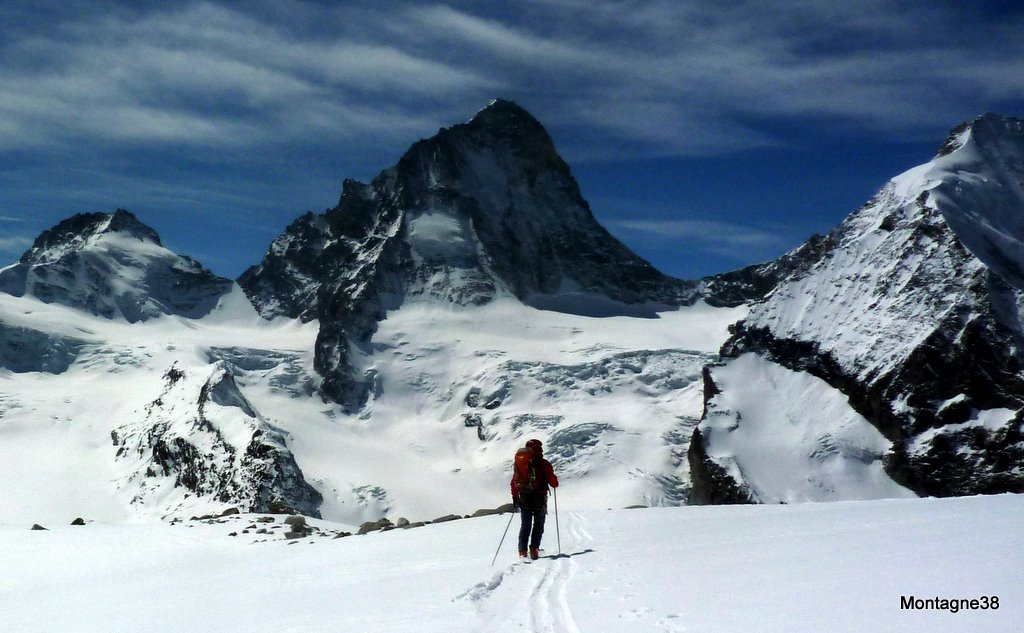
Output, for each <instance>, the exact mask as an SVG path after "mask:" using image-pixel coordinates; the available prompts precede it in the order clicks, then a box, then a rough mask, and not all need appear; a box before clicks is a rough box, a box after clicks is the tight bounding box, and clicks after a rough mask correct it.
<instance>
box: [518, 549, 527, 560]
mask: <svg viewBox="0 0 1024 633" xmlns="http://www.w3.org/2000/svg"><path fill="white" fill-rule="evenodd" d="M519 558H526V550H525V549H521V550H519Z"/></svg>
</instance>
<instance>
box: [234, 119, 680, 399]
mask: <svg viewBox="0 0 1024 633" xmlns="http://www.w3.org/2000/svg"><path fill="white" fill-rule="evenodd" d="M239 283H240V284H241V286H242V287H243V289H244V290H245V292H246V294H247V295H248V296H249V298H250V299H251V300H252V302H253V304H254V305H255V306H256V307H257V310H259V311H260V313H261V314H263V315H264V316H265V317H268V318H271V317H274V316H278V315H286V316H290V317H293V318H301V319H303V320H307V321H308V320H312V319H319V320H320V324H321V330H320V333H319V336H318V338H317V342H316V354H315V367H316V370H317V372H318V373H319V374H320V375H321V376H323V379H324V380H323V384H322V390H323V393H324V395H326V396H327V397H329V398H331V399H332V400H335V401H336V402H339V403H341V404H342V405H343V406H344V407H345V408H346V409H348V410H350V411H354V410H358V409H359V408H360V407H361V406H362V405H363V403H365V401H366V399H367V398H368V397H369V395H370V393H371V392H372V389H373V376H372V375H367V374H365V373H362V372H360V370H358V369H357V368H356V367H354V366H353V365H352V363H351V360H350V352H351V351H352V348H353V346H354V345H362V344H365V343H366V341H368V340H369V338H370V337H371V336H372V334H373V333H374V331H375V330H376V327H377V322H378V321H380V320H381V319H382V318H384V315H385V314H386V312H387V310H388V309H391V308H394V307H397V306H398V305H400V304H401V303H402V302H404V301H408V300H414V299H418V298H428V299H430V300H436V301H445V302H452V303H457V304H462V305H479V304H484V303H487V302H490V301H492V300H493V299H495V298H496V297H498V296H513V297H516V298H518V299H520V300H523V301H527V302H529V301H530V300H531V298H533V297H543V296H545V295H553V294H556V293H563V292H576V293H586V294H589V295H601V296H603V297H606V298H607V299H610V300H611V301H613V302H617V303H618V304H621V305H627V306H628V305H631V304H642V303H660V304H667V305H685V304H690V303H692V302H694V301H696V300H697V299H698V298H699V297H700V294H699V292H698V291H697V288H696V284H695V283H692V282H684V281H680V280H676V279H672V278H669V277H666V276H665V275H662V274H661V273H659V272H658V271H657V270H655V269H654V268H653V267H651V266H650V264H648V263H647V262H645V261H643V260H642V259H640V258H639V257H637V256H636V255H634V254H633V253H632V252H630V251H629V250H628V249H627V248H626V247H625V246H624V245H623V244H622V243H620V242H619V241H618V240H616V239H615V238H614V237H612V236H611V235H610V234H609V233H608V232H607V231H606V230H605V229H604V228H603V227H601V226H600V225H599V224H598V223H597V222H596V220H595V219H594V217H593V214H592V213H591V211H590V208H589V206H588V205H587V203H586V201H585V200H583V198H582V196H581V195H580V191H579V186H578V185H577V183H576V181H575V179H574V178H573V177H572V174H571V172H570V170H569V167H568V165H566V163H565V161H563V160H562V159H561V158H560V157H559V156H558V154H557V152H556V151H555V147H554V143H553V142H552V140H551V137H550V136H549V135H548V134H547V132H546V131H545V130H544V128H543V126H541V124H540V123H538V122H537V120H536V119H534V118H533V117H532V116H530V115H529V114H528V113H527V112H526V111H525V110H523V109H522V108H520V107H519V106H517V105H516V104H514V103H511V102H508V101H501V100H499V101H495V102H493V103H492V104H491V105H490V106H488V107H487V108H485V109H484V110H482V111H481V112H480V113H478V114H477V115H476V116H475V117H474V118H473V119H472V120H471V121H470V122H468V123H465V124H462V125H456V126H454V127H451V128H447V129H442V130H441V131H439V132H438V134H437V135H436V136H434V137H433V138H430V139H427V140H422V141H419V142H418V143H416V144H414V145H413V146H412V147H411V148H410V149H409V151H408V152H406V154H405V155H404V156H402V158H401V159H400V160H399V161H398V164H397V165H395V166H394V167H392V168H390V169H387V170H385V171H383V172H381V174H380V175H379V176H377V177H376V178H375V179H374V180H373V181H372V182H371V183H370V184H368V185H367V184H361V183H358V182H355V181H351V180H348V181H346V182H345V183H344V186H343V190H342V194H341V199H340V201H339V203H338V205H337V206H336V207H334V208H333V209H328V210H327V211H326V212H325V213H323V214H322V215H314V214H307V215H306V216H303V217H302V218H300V219H299V220H297V221H296V222H294V223H293V224H292V225H291V226H289V227H288V229H287V230H286V231H285V233H284V234H283V235H281V236H280V237H278V238H277V239H276V240H274V243H273V244H272V245H271V248H270V251H269V252H268V253H267V255H266V257H264V259H263V261H262V262H261V263H260V264H259V265H258V266H255V267H253V268H251V269H249V270H248V271H246V272H245V273H244V274H243V275H242V277H241V278H240V279H239Z"/></svg>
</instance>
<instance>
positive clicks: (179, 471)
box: [112, 365, 323, 517]
mask: <svg viewBox="0 0 1024 633" xmlns="http://www.w3.org/2000/svg"><path fill="white" fill-rule="evenodd" d="M164 379H165V388H164V391H163V393H161V395H160V396H159V397H157V398H156V399H155V400H154V401H153V402H152V403H151V404H150V405H149V406H148V407H147V409H146V418H145V420H142V421H140V422H134V423H129V424H126V425H124V426H122V427H120V428H119V429H118V430H116V431H115V432H114V434H113V436H112V439H113V441H114V445H115V446H117V447H118V451H117V458H118V459H120V460H134V461H135V462H136V467H135V470H134V473H133V474H132V475H130V476H129V478H128V483H129V484H130V485H132V486H135V487H136V488H137V490H138V493H137V494H136V496H135V498H134V499H133V503H136V504H146V503H151V502H152V500H151V498H150V497H151V494H152V492H153V491H154V490H156V489H157V488H159V487H160V486H161V482H162V481H166V480H168V479H170V480H171V481H172V483H173V485H174V486H175V487H178V488H184V489H185V490H188V491H190V492H191V493H194V494H195V495H197V496H200V497H212V498H213V499H215V500H216V501H218V502H221V503H229V504H233V505H237V506H240V507H243V508H245V510H246V511H247V512H272V511H273V510H274V509H275V508H277V507H280V506H286V507H288V508H289V509H293V510H295V511H298V512H301V513H302V514H304V515H307V516H314V517H319V516H320V514H319V507H320V503H321V502H322V501H323V498H322V496H321V495H320V493H319V492H317V491H316V490H315V489H314V488H313V487H312V486H310V485H309V484H308V483H307V482H306V480H305V479H304V478H303V475H302V470H301V469H300V468H299V466H298V464H296V463H295V458H294V456H293V455H292V454H291V452H290V451H289V450H288V448H287V445H286V443H285V437H284V435H283V433H281V431H279V430H277V429H275V428H273V427H271V426H269V425H268V424H266V423H264V422H262V420H260V418H259V414H258V413H257V412H256V411H255V410H254V409H253V408H252V405H251V404H250V403H249V402H248V401H247V400H246V399H245V397H244V396H243V395H242V393H241V392H240V391H239V390H238V387H237V386H236V385H235V382H234V379H233V377H232V376H231V374H230V373H229V372H228V371H226V369H225V368H224V365H217V366H215V367H214V369H213V370H212V372H211V370H210V369H209V368H203V369H201V370H195V371H189V372H184V371H181V370H179V369H177V368H176V367H172V368H171V369H169V370H168V371H167V373H166V374H165V376H164ZM188 402H194V403H195V407H194V408H188V407H187V406H186V407H182V404H183V403H188ZM225 428H230V429H231V431H230V433H226V432H225V431H224V430H223V429H225ZM239 429H243V430H245V431H246V433H245V434H241V433H239ZM245 437H247V438H248V439H245ZM240 440H241V441H240ZM168 509H173V508H168Z"/></svg>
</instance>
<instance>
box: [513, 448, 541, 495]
mask: <svg viewBox="0 0 1024 633" xmlns="http://www.w3.org/2000/svg"><path fill="white" fill-rule="evenodd" d="M513 468H514V469H515V475H516V489H517V490H519V494H520V496H521V495H522V493H524V492H526V493H530V492H536V491H537V489H538V488H540V483H541V482H540V481H539V479H540V478H539V477H538V476H537V466H536V464H535V463H534V461H533V451H531V450H530V449H528V448H521V449H519V450H518V451H516V461H515V464H514V465H513Z"/></svg>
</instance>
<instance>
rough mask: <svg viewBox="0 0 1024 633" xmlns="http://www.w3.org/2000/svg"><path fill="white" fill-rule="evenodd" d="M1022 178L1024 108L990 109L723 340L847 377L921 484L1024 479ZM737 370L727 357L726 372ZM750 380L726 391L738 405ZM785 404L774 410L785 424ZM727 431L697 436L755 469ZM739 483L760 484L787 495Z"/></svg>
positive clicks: (891, 462) (893, 455) (943, 490)
mask: <svg viewBox="0 0 1024 633" xmlns="http://www.w3.org/2000/svg"><path fill="white" fill-rule="evenodd" d="M1022 183H1024V124H1022V122H1021V121H1020V120H1017V119H1011V118H1002V117H997V116H994V115H986V116H983V117H980V118H979V119H977V120H975V121H973V122H971V123H969V124H966V125H964V126H961V127H960V128H958V129H957V130H954V132H953V133H952V135H951V137H950V139H949V140H948V141H947V143H946V144H945V145H944V146H943V149H942V150H941V151H940V153H939V155H938V156H936V157H935V159H934V160H932V161H931V162H929V163H927V164H925V165H922V166H921V167H918V168H915V169H912V170H910V171H908V172H906V173H904V174H902V175H900V176H898V177H896V178H894V179H893V180H892V181H890V182H889V183H888V184H887V185H886V186H885V187H884V188H883V189H882V190H881V191H880V192H879V194H878V195H876V196H875V198H873V199H872V200H871V201H870V202H869V203H868V204H867V205H866V206H865V207H864V208H862V209H861V210H859V211H858V212H856V213H854V214H853V215H851V216H850V217H849V218H848V219H847V220H846V221H845V222H843V224H842V225H840V226H839V227H838V228H837V229H836V230H834V231H833V232H832V233H831V234H830V235H829V236H828V237H827V238H825V242H826V243H825V247H824V248H820V249H819V250H820V253H819V255H818V257H817V258H816V260H814V261H813V262H812V263H811V264H810V265H808V266H806V267H805V268H804V269H802V270H796V271H795V272H794V273H793V274H792V275H790V276H789V277H788V279H786V280H785V281H784V282H783V283H781V284H780V285H778V286H777V287H776V288H775V290H774V291H773V292H772V293H771V294H770V295H769V296H768V298H767V299H766V300H765V301H763V302H761V303H758V304H756V305H754V306H753V307H752V308H751V312H750V315H749V317H748V318H747V319H746V320H745V321H744V322H743V323H742V324H740V326H739V327H738V328H737V329H736V333H735V335H734V337H733V338H732V339H731V340H730V341H729V343H728V344H727V345H726V346H725V348H724V350H723V352H724V354H725V355H726V356H728V357H739V358H740V359H741V360H742V355H743V354H745V353H747V352H754V353H757V354H759V355H761V356H763V357H765V358H768V359H770V360H771V361H773V362H775V363H779V364H781V365H783V366H785V367H787V368H789V369H791V370H796V371H807V372H810V373H811V374H813V375H814V376H817V377H819V378H821V379H823V380H824V381H825V382H827V383H829V384H830V385H832V386H833V387H835V388H836V389H838V390H840V391H842V392H843V393H844V394H845V395H846V396H848V397H849V399H850V402H851V404H852V405H853V407H854V408H855V409H856V410H857V411H858V412H859V413H860V414H861V415H862V416H863V417H864V418H865V419H866V420H868V421H870V422H871V423H872V424H873V425H874V426H875V427H877V428H878V430H879V431H881V432H882V434H884V435H885V437H886V438H887V439H888V440H889V441H891V442H893V443H894V445H893V447H892V449H891V451H889V455H888V457H887V464H886V466H887V470H888V472H889V473H890V474H892V475H893V476H895V477H896V478H897V480H899V481H901V482H902V483H904V484H906V485H908V486H909V487H911V488H912V489H914V490H915V491H917V492H919V493H922V494H969V493H974V492H999V491H1018V492H1019V491H1024V470H1022V463H1024V444H1022V440H1021V435H1020V432H1021V421H1022V406H1021V403H1022V402H1024V374H1022V371H1021V370H1022V364H1021V360H1022V358H1021V353H1022V347H1021V345H1020V344H1021V341H1022V340H1024V328H1022V326H1021V311H1022V309H1024V294H1022V291H1021V290H1022V288H1024V283H1022V281H1024V277H1022V276H1021V275H1020V271H1021V270H1024V250H1022V248H1021V244H1022V240H1024V185H1022ZM741 360H736V361H731V364H735V363H737V362H741ZM742 362H747V361H742ZM728 371H729V370H728V369H715V370H713V371H712V374H713V376H714V377H715V378H714V381H715V382H717V376H719V375H720V374H721V375H722V376H725V375H726V374H727V373H728ZM743 388H744V387H743V386H738V387H736V386H731V387H727V388H723V391H726V392H733V395H732V396H730V395H728V394H726V395H722V396H716V398H715V400H713V401H712V403H713V404H714V403H721V404H722V406H723V407H724V408H731V407H730V406H729V405H727V404H726V402H727V401H728V400H729V398H734V397H735V393H734V392H735V391H736V390H737V389H743ZM786 411H787V409H785V408H781V407H776V408H773V409H772V410H771V412H770V415H772V416H775V420H774V422H773V424H774V425H775V427H776V428H779V429H783V428H786V427H787V423H786V420H787V416H788V415H790V414H788V413H786ZM736 412H737V414H738V415H739V416H740V417H745V416H746V415H747V410H745V409H742V408H740V409H737V410H736ZM797 417H798V418H799V424H807V425H813V426H815V427H816V428H817V429H818V430H817V431H815V433H817V434H821V433H826V432H827V431H828V429H829V428H831V427H832V426H833V425H835V424H837V423H839V419H837V418H836V416H834V415H829V414H823V412H822V411H820V410H817V409H815V408H814V407H807V408H805V409H804V410H803V412H799V413H798V415H797ZM707 424H708V426H709V429H708V430H709V431H710V430H711V429H710V427H711V426H714V425H715V424H714V423H713V422H712V421H710V420H709V421H708V423H707ZM743 426H744V422H742V421H740V422H739V427H738V428H739V429H742V427H743ZM702 430H703V425H702ZM737 432H738V431H737ZM727 437H729V434H728V433H723V432H722V430H721V429H719V430H718V431H716V432H714V433H703V439H704V441H705V444H706V445H705V446H704V447H697V451H698V452H700V450H702V449H703V450H706V452H707V453H708V454H710V455H712V458H713V460H714V461H716V462H717V463H718V465H719V466H723V465H725V464H726V463H727V462H729V461H730V460H731V459H736V460H737V462H738V469H737V466H736V465H733V466H732V467H731V469H732V470H733V471H734V472H738V471H742V470H744V459H743V458H741V457H740V456H739V455H738V454H736V453H733V452H732V449H731V448H727V447H729V446H732V445H734V444H735V443H736V442H735V438H733V439H732V440H728V441H726V440H725V438H727ZM716 455H717V456H718V457H717V458H715V456H716ZM730 455H731V456H730ZM876 457H877V455H876ZM748 459H749V458H748ZM735 482H736V483H737V484H739V485H740V486H742V485H744V484H751V487H752V488H755V489H756V490H753V492H754V496H755V498H758V499H773V498H785V497H786V496H787V494H788V491H787V490H785V489H773V490H770V491H769V490H766V489H757V488H758V487H757V486H753V485H752V482H750V481H749V480H748V478H747V477H745V476H740V477H739V478H738V479H736V480H735Z"/></svg>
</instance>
